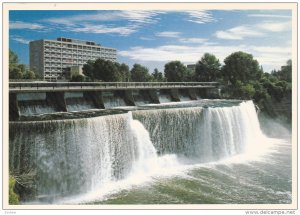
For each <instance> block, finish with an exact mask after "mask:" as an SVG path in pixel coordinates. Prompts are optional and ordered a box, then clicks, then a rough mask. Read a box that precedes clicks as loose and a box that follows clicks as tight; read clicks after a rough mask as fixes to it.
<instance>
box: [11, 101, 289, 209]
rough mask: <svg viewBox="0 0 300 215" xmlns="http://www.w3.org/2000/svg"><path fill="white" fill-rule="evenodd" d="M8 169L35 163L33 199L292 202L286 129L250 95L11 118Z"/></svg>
mask: <svg viewBox="0 0 300 215" xmlns="http://www.w3.org/2000/svg"><path fill="white" fill-rule="evenodd" d="M16 131H19V132H16ZM24 155H26V159H25V158H24ZM24 159H25V160H24ZM10 169H14V170H18V171H26V170H28V169H35V170H36V172H37V175H38V178H37V182H36V196H35V198H34V199H32V200H30V201H29V203H30V204H32V203H33V204H51V203H54V204H189V203H190V204H191V203H193V204H195V203H196V204H204V203H236V204H239V203H249V204H252V203H265V204H271V203H272V204H279V203H291V192H292V191H291V143H290V139H289V138H287V137H286V136H284V137H283V138H280V137H276V138H274V137H272V138H270V137H268V136H266V135H265V134H264V133H263V132H262V130H261V128H260V124H259V120H258V118H257V114H256V111H255V108H254V105H253V103H252V101H245V102H242V101H238V102H237V101H224V100H222V101H212V100H207V101H201V102H199V101H195V102H187V103H182V104H181V103H176V104H174V103H173V104H172V105H170V106H169V105H168V104H166V105H165V106H164V105H161V106H160V107H159V106H157V108H155V107H154V108H153V107H152V108H150V109H148V110H135V111H129V112H128V113H123V114H116V115H107V116H98V117H92V118H83V119H68V120H52V121H51V120H50V121H32V122H11V123H10ZM27 203H28V202H24V204H27Z"/></svg>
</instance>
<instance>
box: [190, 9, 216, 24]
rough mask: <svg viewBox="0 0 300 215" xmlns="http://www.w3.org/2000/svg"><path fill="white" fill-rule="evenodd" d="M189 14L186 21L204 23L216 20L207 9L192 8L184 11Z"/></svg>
mask: <svg viewBox="0 0 300 215" xmlns="http://www.w3.org/2000/svg"><path fill="white" fill-rule="evenodd" d="M186 13H187V14H188V15H189V18H188V21H190V22H194V23H198V24H204V23H209V22H214V21H216V20H215V18H214V17H213V15H212V14H211V12H209V11H207V10H192V11H187V12H186Z"/></svg>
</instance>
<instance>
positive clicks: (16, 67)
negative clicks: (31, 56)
mask: <svg viewBox="0 0 300 215" xmlns="http://www.w3.org/2000/svg"><path fill="white" fill-rule="evenodd" d="M35 78H38V76H37V74H36V73H35V72H34V71H31V70H29V69H28V68H26V66H25V64H19V59H18V55H17V54H16V53H14V52H13V51H12V50H10V49H9V79H35Z"/></svg>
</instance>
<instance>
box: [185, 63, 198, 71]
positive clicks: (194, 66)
mask: <svg viewBox="0 0 300 215" xmlns="http://www.w3.org/2000/svg"><path fill="white" fill-rule="evenodd" d="M186 67H187V68H188V69H190V70H191V71H193V72H194V71H196V64H188V65H186Z"/></svg>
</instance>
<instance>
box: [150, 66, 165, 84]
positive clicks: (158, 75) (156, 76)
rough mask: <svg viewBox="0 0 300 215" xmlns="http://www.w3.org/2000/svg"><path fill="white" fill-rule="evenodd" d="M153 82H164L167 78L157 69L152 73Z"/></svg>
mask: <svg viewBox="0 0 300 215" xmlns="http://www.w3.org/2000/svg"><path fill="white" fill-rule="evenodd" d="M152 76H153V78H152V79H153V81H154V82H164V81H165V78H164V76H163V74H162V72H159V71H158V69H157V68H155V69H154V72H153V73H152Z"/></svg>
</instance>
